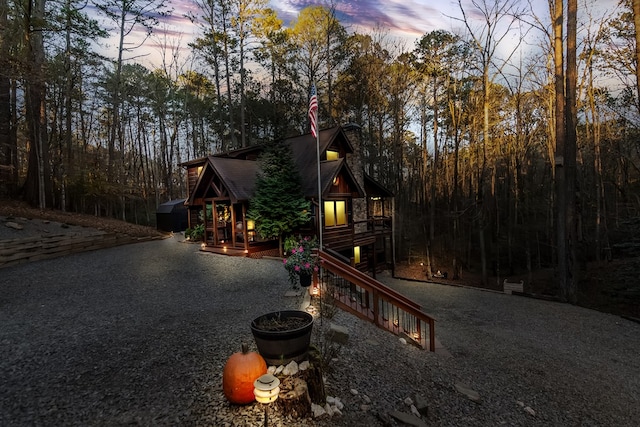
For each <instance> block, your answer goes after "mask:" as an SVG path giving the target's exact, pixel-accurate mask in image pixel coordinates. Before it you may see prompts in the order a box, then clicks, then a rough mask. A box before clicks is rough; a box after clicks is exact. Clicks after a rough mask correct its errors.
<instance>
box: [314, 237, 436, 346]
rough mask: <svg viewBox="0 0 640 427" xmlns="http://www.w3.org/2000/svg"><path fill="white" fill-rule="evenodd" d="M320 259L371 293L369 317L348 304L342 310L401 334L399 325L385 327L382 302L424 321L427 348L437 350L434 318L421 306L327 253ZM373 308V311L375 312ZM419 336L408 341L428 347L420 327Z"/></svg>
mask: <svg viewBox="0 0 640 427" xmlns="http://www.w3.org/2000/svg"><path fill="white" fill-rule="evenodd" d="M317 257H318V259H319V260H320V265H321V267H322V268H323V269H326V270H327V271H330V272H331V273H333V274H335V275H337V276H340V277H341V278H342V279H344V280H346V281H348V282H349V283H352V284H354V285H356V286H358V287H360V288H362V289H363V290H364V291H365V292H370V293H371V294H372V297H373V307H372V308H371V307H368V306H367V307H366V309H367V310H368V314H367V315H365V314H364V312H363V310H362V309H356V308H354V307H352V306H349V305H347V304H344V303H340V306H341V307H342V308H344V309H346V310H347V311H350V312H352V313H353V314H356V315H357V316H358V317H361V318H363V319H366V320H368V321H371V322H372V323H374V324H376V325H377V326H379V327H382V328H385V329H387V330H389V331H391V332H394V333H398V331H399V329H400V328H399V327H398V325H395V328H394V327H392V326H391V325H385V321H386V319H381V318H380V316H379V313H378V312H379V307H380V304H381V302H383V303H386V304H390V305H391V306H395V307H397V309H398V310H402V311H403V312H404V313H406V314H407V315H409V316H412V317H415V319H416V320H417V321H418V322H424V323H425V324H427V325H428V326H429V338H428V339H429V342H428V348H429V350H430V351H435V318H434V317H433V316H431V315H429V314H427V313H425V312H424V311H422V307H421V306H420V304H418V303H416V302H415V301H413V300H411V299H409V298H407V297H406V296H404V295H402V294H401V293H399V292H398V291H396V290H394V289H392V288H390V287H389V286H387V285H385V284H383V283H381V282H380V281H378V280H376V279H374V278H373V277H371V276H369V275H367V274H365V273H363V272H362V271H360V270H358V269H356V268H354V267H352V266H351V265H349V264H347V263H345V262H344V261H342V260H340V259H339V258H337V257H335V256H333V255H331V254H329V253H327V251H324V250H317ZM371 309H372V310H373V311H372V312H371ZM418 325H420V323H418ZM418 334H419V335H420V337H419V338H418V339H416V338H415V337H411V336H409V337H408V338H410V339H412V340H414V341H416V342H417V343H418V344H420V345H421V346H423V347H424V346H426V344H427V343H426V342H425V343H424V344H423V343H422V332H421V330H420V326H418Z"/></svg>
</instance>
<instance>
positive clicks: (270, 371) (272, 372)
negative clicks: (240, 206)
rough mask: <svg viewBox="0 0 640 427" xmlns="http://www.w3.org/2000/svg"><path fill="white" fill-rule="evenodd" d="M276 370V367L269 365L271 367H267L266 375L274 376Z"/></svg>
mask: <svg viewBox="0 0 640 427" xmlns="http://www.w3.org/2000/svg"><path fill="white" fill-rule="evenodd" d="M276 369H278V367H277V366H273V365H271V366H269V367H268V368H267V373H268V374H271V375H275V373H276Z"/></svg>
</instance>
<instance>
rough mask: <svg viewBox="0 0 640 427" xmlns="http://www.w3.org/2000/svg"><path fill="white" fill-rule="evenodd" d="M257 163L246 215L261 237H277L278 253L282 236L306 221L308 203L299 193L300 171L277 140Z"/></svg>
mask: <svg viewBox="0 0 640 427" xmlns="http://www.w3.org/2000/svg"><path fill="white" fill-rule="evenodd" d="M259 162H260V172H259V173H258V177H257V179H256V188H255V197H254V198H253V199H251V202H250V205H249V210H248V212H247V216H248V217H249V218H250V219H253V220H254V221H255V223H256V231H257V232H258V234H259V235H260V236H261V237H262V238H264V239H274V238H276V237H277V238H278V241H279V243H280V244H279V251H280V255H282V238H283V236H284V235H285V234H287V233H291V232H292V231H293V230H294V229H295V228H296V227H298V226H301V225H304V224H306V223H308V222H309V219H310V216H311V213H310V210H311V205H310V203H309V201H308V200H307V199H305V197H304V194H303V192H302V186H301V183H300V174H299V172H298V170H297V169H296V165H295V164H294V162H293V157H292V155H291V149H290V148H289V146H288V145H286V144H284V143H282V142H277V143H275V144H273V145H270V146H268V147H267V148H266V150H265V151H264V152H263V154H262V155H261V156H260V159H259Z"/></svg>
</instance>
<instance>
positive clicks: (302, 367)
mask: <svg viewBox="0 0 640 427" xmlns="http://www.w3.org/2000/svg"><path fill="white" fill-rule="evenodd" d="M298 368H299V369H300V370H301V371H306V370H307V369H309V361H308V360H305V361H303V362H302V363H300V364H299V365H298Z"/></svg>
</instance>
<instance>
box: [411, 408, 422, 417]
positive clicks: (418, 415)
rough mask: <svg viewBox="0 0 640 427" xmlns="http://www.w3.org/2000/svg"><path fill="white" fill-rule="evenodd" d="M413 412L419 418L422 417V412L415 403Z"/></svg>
mask: <svg viewBox="0 0 640 427" xmlns="http://www.w3.org/2000/svg"><path fill="white" fill-rule="evenodd" d="M411 413H412V414H413V415H415V416H416V417H418V418H420V417H421V414H420V412H418V408H416V406H415V405H411Z"/></svg>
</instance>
